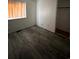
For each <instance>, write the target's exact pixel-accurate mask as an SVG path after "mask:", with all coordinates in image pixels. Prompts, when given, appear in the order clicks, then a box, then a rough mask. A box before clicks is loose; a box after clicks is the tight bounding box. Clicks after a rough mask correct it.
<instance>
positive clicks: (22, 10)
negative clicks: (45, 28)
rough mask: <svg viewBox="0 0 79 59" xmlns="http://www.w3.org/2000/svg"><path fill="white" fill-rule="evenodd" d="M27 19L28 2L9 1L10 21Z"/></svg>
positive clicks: (21, 0)
mask: <svg viewBox="0 0 79 59" xmlns="http://www.w3.org/2000/svg"><path fill="white" fill-rule="evenodd" d="M25 17H26V2H25V1H23V0H8V19H17V18H25Z"/></svg>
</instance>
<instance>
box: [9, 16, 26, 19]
mask: <svg viewBox="0 0 79 59" xmlns="http://www.w3.org/2000/svg"><path fill="white" fill-rule="evenodd" d="M22 18H27V17H26V16H24V17H17V18H8V20H17V19H22Z"/></svg>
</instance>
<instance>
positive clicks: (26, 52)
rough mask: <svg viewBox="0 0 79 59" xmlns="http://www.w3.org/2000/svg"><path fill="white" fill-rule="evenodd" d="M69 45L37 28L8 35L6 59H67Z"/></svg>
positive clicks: (64, 40)
mask: <svg viewBox="0 0 79 59" xmlns="http://www.w3.org/2000/svg"><path fill="white" fill-rule="evenodd" d="M69 56H70V43H69V40H66V39H64V38H62V37H60V36H58V35H57V34H55V33H52V32H49V31H47V30H45V29H43V28H40V27H38V26H33V27H29V28H26V29H23V30H21V31H17V32H14V33H10V34H8V59H68V58H69Z"/></svg>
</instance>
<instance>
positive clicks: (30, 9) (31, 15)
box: [8, 0, 36, 33]
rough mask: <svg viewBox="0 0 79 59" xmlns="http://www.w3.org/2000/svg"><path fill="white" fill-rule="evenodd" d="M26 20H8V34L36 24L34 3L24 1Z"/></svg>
mask: <svg viewBox="0 0 79 59" xmlns="http://www.w3.org/2000/svg"><path fill="white" fill-rule="evenodd" d="M26 4H27V7H26V8H27V10H26V12H27V18H23V19H16V20H8V32H9V33H11V32H14V31H17V30H21V29H23V28H26V27H29V26H32V25H35V24H36V1H35V0H26Z"/></svg>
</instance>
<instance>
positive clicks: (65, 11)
mask: <svg viewBox="0 0 79 59" xmlns="http://www.w3.org/2000/svg"><path fill="white" fill-rule="evenodd" d="M69 4H70V1H69V0H58V8H57V19H56V28H58V29H60V30H63V31H66V32H69V31H70V6H69Z"/></svg>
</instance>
